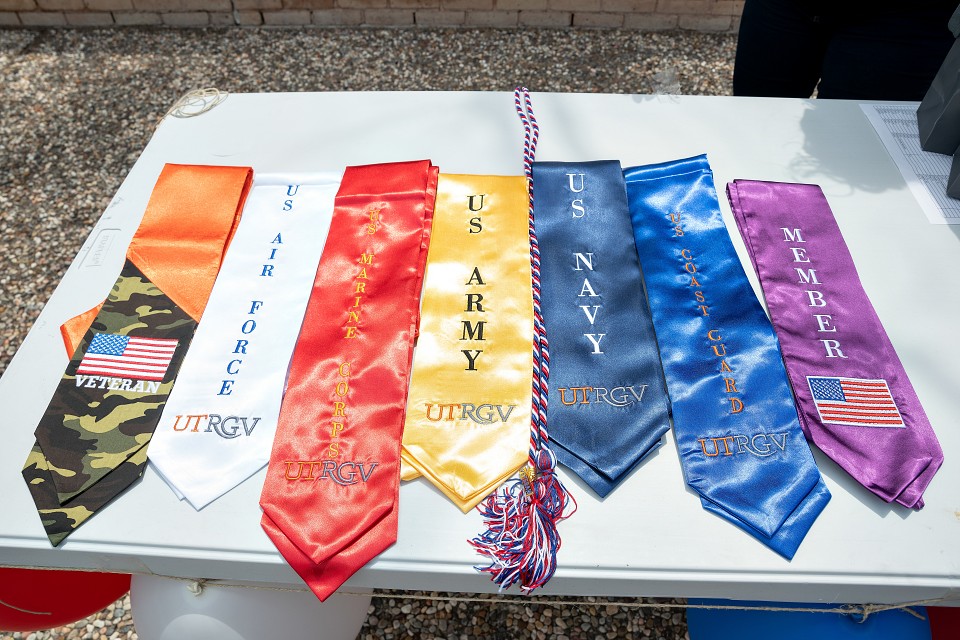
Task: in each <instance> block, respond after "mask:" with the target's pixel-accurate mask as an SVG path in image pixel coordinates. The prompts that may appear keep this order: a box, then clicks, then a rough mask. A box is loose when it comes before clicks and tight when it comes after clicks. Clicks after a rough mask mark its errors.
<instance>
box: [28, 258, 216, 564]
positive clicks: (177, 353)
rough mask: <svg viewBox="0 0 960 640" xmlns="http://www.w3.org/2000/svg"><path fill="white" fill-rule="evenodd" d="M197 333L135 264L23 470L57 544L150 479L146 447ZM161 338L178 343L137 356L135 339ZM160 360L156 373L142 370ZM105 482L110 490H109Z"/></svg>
mask: <svg viewBox="0 0 960 640" xmlns="http://www.w3.org/2000/svg"><path fill="white" fill-rule="evenodd" d="M196 328H197V323H196V321H194V320H193V318H191V317H190V316H188V315H187V314H186V313H185V312H184V311H183V310H182V309H180V307H178V306H177V305H176V304H174V303H173V301H171V300H170V298H168V297H167V296H166V295H165V294H164V293H163V292H162V291H160V289H158V288H157V287H156V286H154V284H153V283H152V282H150V280H148V279H147V277H146V276H144V275H143V273H141V272H140V270H139V269H137V267H135V266H134V265H133V263H132V262H130V261H129V260H127V261H126V263H125V264H124V267H123V270H122V271H121V272H120V277H119V278H118V279H117V282H116V284H114V286H113V290H112V291H111V292H110V296H109V297H108V298H107V301H106V302H105V303H104V305H103V308H102V309H101V310H100V313H99V314H97V318H96V320H94V323H93V325H92V326H91V327H90V329H88V330H87V333H86V335H85V336H84V338H83V340H82V342H81V343H80V346H79V347H78V348H77V350H76V352H75V353H74V354H73V358H71V360H70V364H69V365H68V366H67V370H66V372H65V373H64V374H63V377H62V378H61V379H60V384H59V385H58V386H57V391H56V393H55V394H54V396H53V400H52V401H51V402H50V405H49V406H48V407H47V410H46V411H45V412H44V414H43V418H42V419H41V421H40V424H39V425H38V427H37V443H36V444H34V445H33V449H32V450H31V451H30V456H29V457H28V458H27V463H26V465H25V466H24V468H23V477H24V479H25V480H26V481H27V485H28V486H29V488H30V493H31V494H32V495H33V500H34V502H35V503H36V505H37V510H38V512H39V513H40V518H41V520H42V521H43V527H44V529H45V530H46V532H47V536H48V537H49V538H50V542H51V543H53V544H54V545H57V544H60V542H61V541H62V540H63V539H64V538H66V537H67V536H68V535H69V534H70V533H71V532H72V531H73V530H74V529H76V528H77V527H79V526H80V525H81V524H83V522H85V521H86V520H87V519H88V518H90V516H92V515H93V514H94V513H95V512H96V511H97V510H99V509H100V508H101V507H102V506H104V505H105V504H106V503H107V502H109V501H110V500H111V499H112V498H113V497H114V496H116V495H117V494H118V493H120V492H121V491H123V490H124V489H126V488H127V487H128V486H130V484H132V483H133V482H134V481H135V480H136V479H137V478H139V477H140V475H141V474H142V473H143V468H144V463H145V462H146V459H147V448H146V445H147V443H148V442H150V437H151V436H152V435H153V430H154V428H155V427H156V425H157V421H158V420H159V419H160V412H161V411H162V410H163V406H164V404H165V403H166V399H167V395H168V394H169V393H170V390H171V389H172V388H173V381H174V379H175V378H176V375H177V371H178V370H179V368H180V363H181V361H182V360H183V356H184V354H185V353H186V351H187V345H188V344H189V342H190V338H191V337H192V336H193V332H194V330H195V329H196ZM156 335H163V339H164V340H171V341H173V342H171V343H167V344H164V343H159V344H157V345H156V346H155V347H150V346H149V344H147V343H145V344H144V347H143V350H142V352H141V353H146V352H148V351H153V352H155V353H157V354H158V355H157V356H141V355H134V354H135V353H136V351H135V350H136V346H133V347H131V346H130V343H131V340H129V339H131V338H137V337H145V336H156ZM124 343H126V344H124ZM171 347H172V353H171ZM118 351H120V352H121V353H120V354H119V355H117V353H116V352H118ZM103 352H110V353H103ZM168 353H170V354H171V355H170V356H169V360H168V361H167V354H168ZM154 358H155V359H156V360H155V363H156V364H153V365H149V367H150V368H151V369H153V371H151V372H145V371H144V369H142V368H140V367H142V366H144V365H146V364H147V363H146V362H142V361H145V360H151V359H154ZM164 363H165V364H164ZM161 369H163V371H162V373H161V371H160V370H161ZM121 370H122V372H121ZM78 371H85V372H86V373H79V372H78ZM145 377H149V378H152V379H144V378H145ZM49 460H56V464H52V463H51V462H49ZM104 478H109V482H100V481H101V480H103V479H104Z"/></svg>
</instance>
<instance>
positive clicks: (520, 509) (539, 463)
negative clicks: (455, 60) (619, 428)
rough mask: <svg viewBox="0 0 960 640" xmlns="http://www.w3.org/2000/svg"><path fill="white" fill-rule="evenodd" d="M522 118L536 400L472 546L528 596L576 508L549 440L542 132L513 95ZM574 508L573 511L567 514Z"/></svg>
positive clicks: (549, 569) (543, 578)
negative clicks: (522, 461)
mask: <svg viewBox="0 0 960 640" xmlns="http://www.w3.org/2000/svg"><path fill="white" fill-rule="evenodd" d="M513 95H514V103H515V105H516V108H517V114H518V115H519V116H520V121H521V122H522V123H523V133H524V135H523V138H524V140H523V171H524V174H525V175H526V177H527V192H528V196H529V201H530V208H529V220H530V271H531V276H532V284H533V394H532V400H533V402H532V408H531V413H530V423H531V424H530V457H529V464H528V465H527V466H526V467H524V468H522V469H521V470H520V472H519V476H520V477H519V478H518V479H516V480H511V481H509V482H507V483H505V484H504V485H503V486H502V487H500V489H498V490H497V491H496V492H495V493H493V494H492V495H490V496H489V497H488V498H487V499H486V500H484V501H483V502H482V503H481V504H480V505H478V506H477V509H478V510H479V511H480V513H481V514H483V518H484V524H485V525H486V527H487V530H486V531H485V532H483V533H482V534H480V535H479V536H477V537H476V538H474V539H473V540H471V541H470V544H471V545H473V547H474V548H475V549H476V550H477V552H478V553H480V554H482V555H485V556H487V557H488V558H490V565H489V566H487V567H477V570H479V571H483V572H485V573H489V574H490V577H491V579H492V580H493V581H494V582H496V583H497V584H498V585H500V590H501V591H503V590H504V589H507V588H508V587H510V586H511V585H513V584H514V583H516V582H519V583H520V588H521V589H522V590H523V591H524V592H525V593H530V592H531V591H533V590H534V589H536V588H538V587H542V586H543V585H545V584H546V583H547V581H549V580H550V578H551V577H552V576H553V574H554V572H555V571H556V570H557V551H559V550H560V535H559V533H558V532H557V524H558V523H559V522H560V521H561V520H565V519H566V518H568V517H570V516H571V515H573V512H574V511H576V508H577V506H576V505H577V503H576V500H574V499H573V496H571V495H570V494H569V492H568V491H567V489H566V488H565V487H564V486H563V484H562V483H561V482H560V479H559V478H558V477H557V475H556V466H557V458H556V456H555V455H554V454H553V452H552V451H551V450H550V438H549V436H548V434H547V392H548V388H549V387H548V384H547V383H548V379H549V377H550V350H549V344H548V342H547V329H546V326H545V325H544V322H543V315H542V314H541V312H540V245H539V243H538V242H537V232H536V225H535V219H534V213H533V161H534V157H535V156H536V152H537V140H538V139H539V137H540V128H539V126H538V125H537V120H536V118H535V117H534V115H533V104H532V103H531V101H530V92H529V91H528V90H527V88H526V87H517V89H516V90H515V91H514V94H513ZM571 504H572V511H570V513H565V512H566V511H567V508H568V507H569V506H571Z"/></svg>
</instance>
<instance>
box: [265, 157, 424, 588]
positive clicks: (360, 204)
mask: <svg viewBox="0 0 960 640" xmlns="http://www.w3.org/2000/svg"><path fill="white" fill-rule="evenodd" d="M436 184H437V169H436V167H434V166H432V165H431V163H430V162H429V161H427V160H423V161H419V162H398V163H388V164H380V165H367V166H362V167H347V169H346V171H345V172H344V175H343V180H342V182H341V184H340V189H339V191H338V193H337V196H336V201H335V206H334V212H333V219H332V221H331V224H330V233H329V241H328V242H327V244H326V246H325V247H324V250H323V255H322V257H321V259H320V267H319V268H318V269H317V274H316V279H315V280H314V283H313V290H312V292H311V293H310V300H309V302H308V303H307V311H306V314H305V316H304V321H303V326H302V327H301V330H300V337H299V339H298V340H297V345H296V347H295V349H294V353H293V357H292V359H291V362H290V370H289V376H288V385H287V391H286V395H285V396H284V398H283V403H282V406H281V410H280V419H279V422H278V426H277V434H276V438H275V439H274V443H273V450H272V451H271V454H270V463H269V465H268V467H267V477H266V480H265V482H264V486H263V492H262V493H261V495H260V506H261V507H263V517H262V518H261V523H260V524H261V526H262V527H263V529H264V531H265V532H266V534H267V535H268V536H269V537H270V539H271V541H273V543H274V545H276V547H277V550H278V551H279V552H280V554H281V555H282V556H283V557H284V559H285V560H286V561H287V562H288V563H289V564H290V566H291V567H292V568H293V569H294V571H296V572H297V574H298V575H299V576H300V577H301V578H302V579H303V580H304V582H305V583H306V584H307V586H309V587H310V589H311V590H312V591H313V593H314V594H316V595H317V597H318V598H320V599H321V600H324V599H326V598H327V597H328V596H329V595H330V594H332V593H333V592H334V591H336V589H337V588H338V587H339V586H340V585H341V584H343V582H344V581H346V580H347V579H348V578H349V577H350V576H351V575H353V573H354V572H356V571H357V570H358V569H360V568H361V567H362V566H363V565H364V564H366V563H367V562H369V561H370V560H372V559H373V558H374V557H376V556H377V555H378V554H380V553H381V552H382V551H384V550H385V549H386V548H388V547H389V546H390V545H392V544H393V543H394V542H395V541H396V539H397V524H398V495H397V492H398V489H399V484H400V440H401V437H402V431H403V417H404V411H405V408H406V399H407V391H408V388H409V379H410V378H409V373H410V364H411V360H412V357H413V341H414V335H415V333H416V327H417V322H418V319H419V303H420V290H421V288H422V285H423V269H424V264H425V262H426V254H427V247H428V245H429V239H430V229H431V227H430V225H431V220H432V217H433V207H434V201H435V199H436V188H437V187H436Z"/></svg>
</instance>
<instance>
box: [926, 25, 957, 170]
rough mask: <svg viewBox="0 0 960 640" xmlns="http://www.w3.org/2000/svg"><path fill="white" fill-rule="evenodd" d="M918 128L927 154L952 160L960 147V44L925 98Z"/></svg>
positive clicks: (944, 62) (947, 60) (954, 45)
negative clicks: (936, 154)
mask: <svg viewBox="0 0 960 640" xmlns="http://www.w3.org/2000/svg"><path fill="white" fill-rule="evenodd" d="M917 126H918V127H919V129H920V146H921V147H923V150H924V151H933V152H934V153H943V154H946V155H948V156H952V155H953V154H954V152H955V151H956V150H957V148H958V147H960V40H957V41H956V42H954V43H953V47H951V49H950V52H949V53H948V54H947V58H946V59H945V60H944V61H943V64H942V65H940V70H939V71H938V72H937V75H936V77H935V78H934V79H933V82H932V83H931V84H930V88H929V89H928V90H927V94H926V95H925V96H924V97H923V102H921V103H920V108H918V109H917Z"/></svg>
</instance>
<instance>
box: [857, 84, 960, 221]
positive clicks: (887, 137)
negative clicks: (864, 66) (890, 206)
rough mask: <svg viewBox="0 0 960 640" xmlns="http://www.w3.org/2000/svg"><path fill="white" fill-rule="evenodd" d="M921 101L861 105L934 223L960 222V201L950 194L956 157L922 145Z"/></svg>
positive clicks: (914, 194)
mask: <svg viewBox="0 0 960 640" xmlns="http://www.w3.org/2000/svg"><path fill="white" fill-rule="evenodd" d="M918 106H920V103H919V102H908V103H897V104H861V105H860V108H861V109H863V112H864V113H865V114H866V116H867V119H868V120H869V121H870V123H871V124H872V125H873V128H874V129H876V130H877V134H878V135H879V136H880V139H881V140H882V141H883V144H884V146H885V147H886V148H887V152H888V153H889V154H890V156H891V157H892V158H893V161H894V162H896V163H897V167H898V168H899V169H900V173H902V174H903V178H904V180H906V181H907V186H909V187H910V191H911V192H913V197H914V198H916V199H917V202H918V203H920V207H921V208H922V209H923V212H924V213H925V214H926V215H927V219H928V220H930V223H931V224H960V200H954V199H953V198H950V197H948V196H947V176H949V175H950V163H951V161H952V158H951V157H950V156H946V155H943V154H940V153H930V152H929V151H924V150H923V149H921V148H920V133H919V131H918V130H917V107H918Z"/></svg>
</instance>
